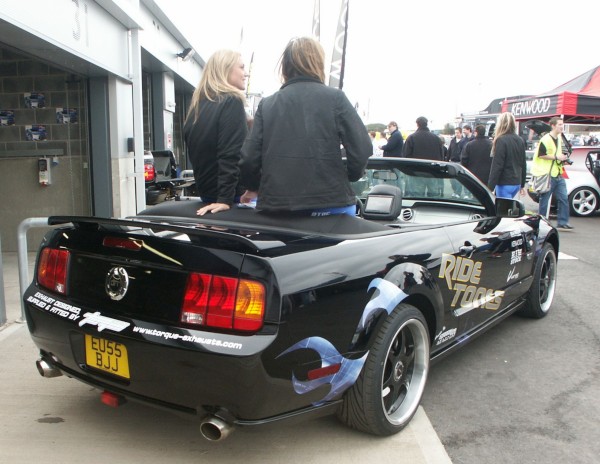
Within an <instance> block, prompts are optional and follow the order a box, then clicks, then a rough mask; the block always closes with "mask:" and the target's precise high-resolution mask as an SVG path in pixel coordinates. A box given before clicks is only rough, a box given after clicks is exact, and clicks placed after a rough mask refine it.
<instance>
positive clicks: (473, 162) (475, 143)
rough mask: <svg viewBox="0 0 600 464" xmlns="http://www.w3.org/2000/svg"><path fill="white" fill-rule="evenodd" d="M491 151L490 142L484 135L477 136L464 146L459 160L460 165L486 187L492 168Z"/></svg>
mask: <svg viewBox="0 0 600 464" xmlns="http://www.w3.org/2000/svg"><path fill="white" fill-rule="evenodd" d="M491 151H492V141H491V140H490V139H489V138H487V137H486V136H485V135H478V136H477V137H475V138H474V139H473V140H472V141H471V142H469V143H467V144H466V145H465V148H464V150H463V151H462V155H461V158H460V164H462V165H463V166H464V167H466V168H467V169H468V170H469V171H471V172H472V173H473V174H475V176H476V177H477V178H478V179H479V180H480V181H481V182H483V183H484V184H486V185H487V182H488V179H489V178H490V169H491V167H492V157H491Z"/></svg>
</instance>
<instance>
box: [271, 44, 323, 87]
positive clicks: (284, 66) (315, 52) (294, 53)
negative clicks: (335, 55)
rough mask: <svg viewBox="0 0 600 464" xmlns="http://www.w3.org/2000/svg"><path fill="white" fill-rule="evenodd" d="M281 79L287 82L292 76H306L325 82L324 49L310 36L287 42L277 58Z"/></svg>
mask: <svg viewBox="0 0 600 464" xmlns="http://www.w3.org/2000/svg"><path fill="white" fill-rule="evenodd" d="M279 69H280V71H279V73H280V76H281V80H282V81H283V82H287V81H289V80H290V79H292V78H294V77H299V76H307V77H313V78H315V79H318V80H319V81H320V82H321V83H324V82H325V51H324V50H323V47H322V46H321V44H320V43H319V42H317V41H316V40H315V39H313V38H311V37H300V38H295V39H292V40H290V41H289V42H288V44H287V46H286V47H285V50H284V51H283V54H282V55H281V58H280V59H279Z"/></svg>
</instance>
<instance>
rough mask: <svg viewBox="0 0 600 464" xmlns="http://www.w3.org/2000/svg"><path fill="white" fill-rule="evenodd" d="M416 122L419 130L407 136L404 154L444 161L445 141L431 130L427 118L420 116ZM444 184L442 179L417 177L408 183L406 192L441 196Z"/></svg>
mask: <svg viewBox="0 0 600 464" xmlns="http://www.w3.org/2000/svg"><path fill="white" fill-rule="evenodd" d="M415 122H416V124H417V130H416V131H415V132H413V133H412V134H410V135H409V136H408V137H407V138H406V143H405V144H404V150H403V153H402V155H403V156H404V157H405V158H418V159H429V160H435V161H442V160H443V159H444V143H443V142H442V140H441V139H440V137H438V136H437V135H435V134H434V133H433V132H431V131H430V130H429V127H428V126H427V124H428V121H427V118H426V117H424V116H419V117H418V118H417V120H416V121H415ZM442 186H443V184H442V182H441V181H440V179H425V178H421V179H417V178H415V179H412V180H411V182H410V183H409V184H407V185H406V190H405V193H406V194H407V195H409V196H415V197H425V196H427V197H439V196H440V195H441V194H442Z"/></svg>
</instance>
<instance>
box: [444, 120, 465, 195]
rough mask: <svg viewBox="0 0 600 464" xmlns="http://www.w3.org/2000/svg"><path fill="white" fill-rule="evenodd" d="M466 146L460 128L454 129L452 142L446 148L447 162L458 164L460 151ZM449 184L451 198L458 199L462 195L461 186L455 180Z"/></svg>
mask: <svg viewBox="0 0 600 464" xmlns="http://www.w3.org/2000/svg"><path fill="white" fill-rule="evenodd" d="M466 144H467V139H465V138H464V137H463V132H462V129H461V128H460V127H457V128H456V129H454V137H452V140H450V146H449V147H448V155H447V156H448V158H447V160H448V161H450V162H452V163H460V158H461V156H462V151H463V149H464V148H465V145H466ZM450 184H451V185H452V191H453V193H452V197H453V198H460V197H461V194H462V190H463V188H462V184H461V183H460V182H459V181H458V180H456V179H452V181H451V182H450Z"/></svg>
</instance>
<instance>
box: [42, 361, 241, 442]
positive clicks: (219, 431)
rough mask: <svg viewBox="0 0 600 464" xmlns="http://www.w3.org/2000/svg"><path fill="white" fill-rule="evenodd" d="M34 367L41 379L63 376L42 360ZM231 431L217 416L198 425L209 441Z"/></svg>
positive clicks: (222, 436) (218, 438)
mask: <svg viewBox="0 0 600 464" xmlns="http://www.w3.org/2000/svg"><path fill="white" fill-rule="evenodd" d="M35 366H36V367H37V370H38V372H39V373H40V375H41V376H42V377H46V378H52V377H60V376H61V375H63V374H62V372H61V370H60V369H58V368H57V367H56V366H53V365H52V364H50V363H49V362H48V361H46V360H45V359H44V358H40V359H38V360H37V361H36V362H35ZM232 431H233V425H231V424H229V423H228V422H226V421H224V420H223V419H221V418H220V417H217V416H207V417H206V418H204V419H203V420H202V422H201V423H200V433H201V434H202V436H203V437H204V438H206V439H207V440H209V441H220V440H224V439H225V438H227V437H228V436H229V434H230V433H231V432H232Z"/></svg>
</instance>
